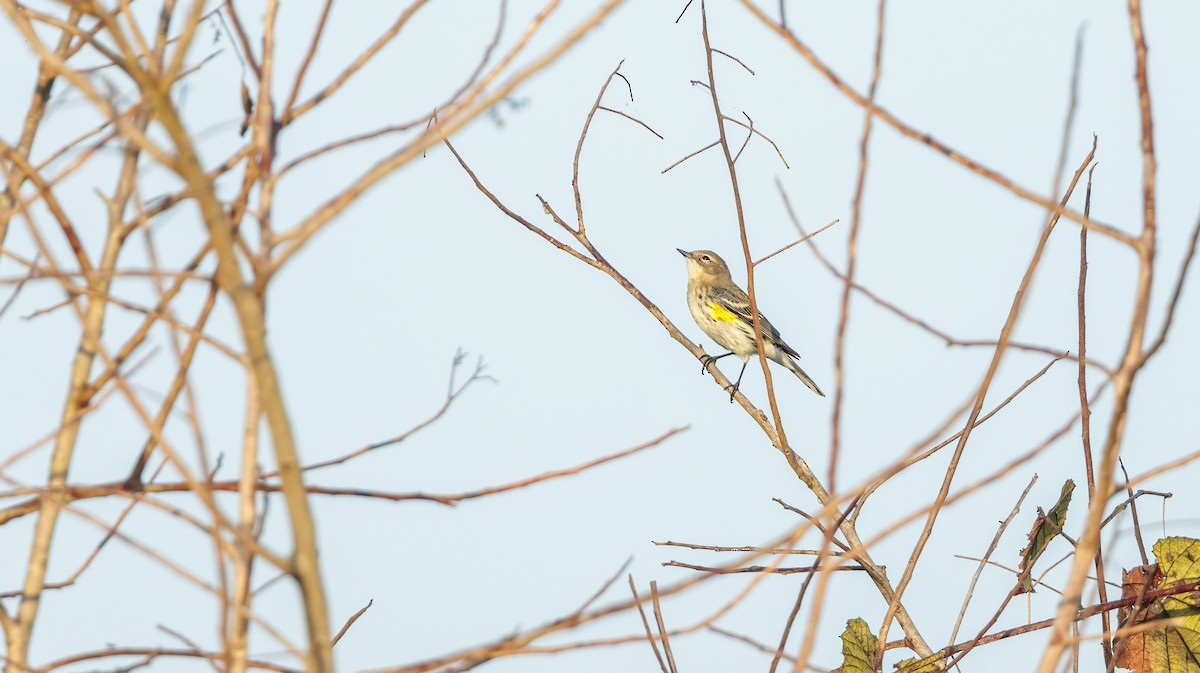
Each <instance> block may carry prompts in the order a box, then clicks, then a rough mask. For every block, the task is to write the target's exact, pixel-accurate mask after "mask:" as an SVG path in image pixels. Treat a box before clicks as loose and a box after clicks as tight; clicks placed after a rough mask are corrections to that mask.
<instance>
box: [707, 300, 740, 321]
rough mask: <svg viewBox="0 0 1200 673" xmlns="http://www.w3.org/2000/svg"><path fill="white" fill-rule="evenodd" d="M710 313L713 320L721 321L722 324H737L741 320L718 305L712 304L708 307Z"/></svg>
mask: <svg viewBox="0 0 1200 673" xmlns="http://www.w3.org/2000/svg"><path fill="white" fill-rule="evenodd" d="M708 313H709V315H711V316H712V317H713V320H720V321H721V322H737V321H739V320H741V318H739V317H737V315H736V314H734V313H733V312H732V311H730V310H729V309H727V308H725V307H724V306H721V305H720V304H717V303H710V304H709V305H708Z"/></svg>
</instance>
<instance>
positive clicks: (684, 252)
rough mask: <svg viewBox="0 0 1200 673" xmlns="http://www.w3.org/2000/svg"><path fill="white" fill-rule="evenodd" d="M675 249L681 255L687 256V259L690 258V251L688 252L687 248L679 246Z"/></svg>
mask: <svg viewBox="0 0 1200 673" xmlns="http://www.w3.org/2000/svg"><path fill="white" fill-rule="evenodd" d="M675 249H676V250H678V251H679V254H681V255H683V256H684V257H687V258H688V259H691V258H692V253H690V252H688V251H687V250H683V249H681V248H675Z"/></svg>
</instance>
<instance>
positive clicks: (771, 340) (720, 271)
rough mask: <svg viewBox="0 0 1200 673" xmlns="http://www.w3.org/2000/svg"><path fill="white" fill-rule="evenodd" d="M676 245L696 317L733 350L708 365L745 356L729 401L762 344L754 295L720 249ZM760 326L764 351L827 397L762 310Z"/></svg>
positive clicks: (707, 359)
mask: <svg viewBox="0 0 1200 673" xmlns="http://www.w3.org/2000/svg"><path fill="white" fill-rule="evenodd" d="M675 249H676V250H679V254H681V255H683V256H684V257H685V258H687V266H688V308H689V309H691V311H692V318H694V319H695V320H696V324H697V325H699V326H700V329H701V330H703V331H704V333H705V334H707V335H708V336H709V337H710V338H711V339H712V340H713V341H715V342H717V343H718V344H719V345H720V346H721V347H723V348H728V349H729V351H730V352H728V353H726V354H725V355H717V356H712V355H705V356H704V358H703V359H702V361H703V362H704V366H705V367H707V366H708V365H709V363H711V362H713V361H715V360H719V359H721V358H723V357H726V356H728V355H737V356H738V357H740V358H741V359H742V371H741V373H740V374H738V379H737V382H736V383H734V384H733V389H732V390H731V391H730V393H729V401H730V402H732V401H733V396H734V394H736V393H737V391H738V387H739V386H741V385H742V374H745V373H746V364H747V363H749V362H750V357H751V356H753V355H757V354H758V345H757V344H756V343H755V340H754V337H753V336H752V335H753V334H754V322H753V318H751V317H750V297H749V296H747V295H746V293H745V292H744V291H742V288H740V287H738V286H737V284H736V283H734V282H733V277H732V276H730V275H729V266H728V265H727V264H725V260H723V259H721V257H720V256H719V255H717V253H715V252H713V251H711V250H696V251H693V252H687V251H686V250H680V249H679V248H675ZM758 327H759V329H760V330H761V333H762V335H763V337H764V338H763V354H764V355H766V356H767V357H768V358H770V359H772V360H774V361H775V362H778V363H779V364H781V365H783V366H784V367H786V368H787V369H788V371H790V372H791V373H793V374H795V375H796V376H798V377H800V380H801V381H803V382H804V385H806V386H808V387H809V389H811V390H812V391H813V392H814V393H816V394H818V395H820V396H821V397H825V393H823V392H821V389H820V388H818V387H817V384H816V383H813V380H812V379H811V378H809V377H808V374H805V373H804V370H803V369H801V368H800V365H798V364H796V359H797V358H799V357H800V354H799V353H797V352H796V351H795V350H793V349H792V347H791V346H789V345H787V344H786V343H784V341H783V339H782V338H780V336H779V330H777V329H775V327H774V326H773V325H772V324H771V323H770V321H768V320H767V317H766V316H764V315H763V314H762V313H759V314H758Z"/></svg>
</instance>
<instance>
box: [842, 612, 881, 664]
mask: <svg viewBox="0 0 1200 673" xmlns="http://www.w3.org/2000/svg"><path fill="white" fill-rule="evenodd" d="M876 643H877V641H876V639H875V634H873V633H871V627H869V626H867V623H866V622H865V621H863V619H862V618H861V617H855V618H854V619H851V620H849V621H847V622H846V630H845V631H843V632H842V673H875V645H876Z"/></svg>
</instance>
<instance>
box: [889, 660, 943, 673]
mask: <svg viewBox="0 0 1200 673" xmlns="http://www.w3.org/2000/svg"><path fill="white" fill-rule="evenodd" d="M920 661H921V660H920V659H918V658H916V657H909V658H907V659H904V660H902V661H899V662H897V663H896V671H897V673H941V669H940V668H938V667H937V664H936V663H934V662H932V661H927V662H925V663H924V664H920ZM918 664H920V665H918Z"/></svg>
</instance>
